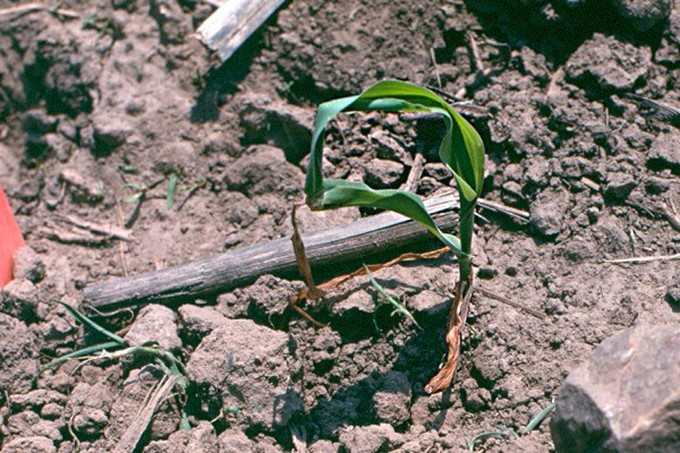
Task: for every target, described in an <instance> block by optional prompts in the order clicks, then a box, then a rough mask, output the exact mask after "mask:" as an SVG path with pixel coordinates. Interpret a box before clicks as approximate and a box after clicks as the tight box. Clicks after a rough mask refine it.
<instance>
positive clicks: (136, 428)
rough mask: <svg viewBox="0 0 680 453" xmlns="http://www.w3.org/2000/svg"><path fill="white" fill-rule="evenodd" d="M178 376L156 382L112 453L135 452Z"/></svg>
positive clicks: (176, 381)
mask: <svg viewBox="0 0 680 453" xmlns="http://www.w3.org/2000/svg"><path fill="white" fill-rule="evenodd" d="M180 379H181V377H180V376H167V375H164V376H163V378H162V379H161V380H160V381H159V382H158V384H157V385H156V386H155V387H153V389H152V390H151V391H150V392H149V394H148V395H147V398H146V401H145V402H144V405H143V406H142V407H141V408H140V409H139V412H137V415H136V416H135V417H134V418H133V419H132V421H131V422H130V426H128V429H127V430H126V431H125V433H124V434H123V437H121V439H120V440H119V441H118V442H117V443H116V448H115V449H114V450H113V452H114V453H128V452H131V451H135V448H136V447H137V444H138V443H139V441H140V439H141V438H142V435H143V434H144V432H145V431H146V429H147V428H148V426H149V424H150V423H151V419H152V418H153V414H154V413H155V412H156V410H157V409H158V407H159V406H160V405H161V403H162V402H163V401H164V400H165V398H166V397H167V396H169V395H170V394H171V393H172V389H173V388H174V387H175V386H176V385H177V384H178V383H179V381H180Z"/></svg>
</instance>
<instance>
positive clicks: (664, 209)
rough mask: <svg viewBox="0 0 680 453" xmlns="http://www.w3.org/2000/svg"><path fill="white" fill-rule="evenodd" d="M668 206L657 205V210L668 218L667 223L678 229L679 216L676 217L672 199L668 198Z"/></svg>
mask: <svg viewBox="0 0 680 453" xmlns="http://www.w3.org/2000/svg"><path fill="white" fill-rule="evenodd" d="M668 204H670V207H669V206H666V205H661V206H659V211H661V214H663V216H664V217H665V218H666V220H668V223H670V224H671V226H672V227H673V228H674V229H675V230H676V231H680V218H679V217H678V211H677V210H676V209H675V204H674V203H673V200H672V199H669V200H668Z"/></svg>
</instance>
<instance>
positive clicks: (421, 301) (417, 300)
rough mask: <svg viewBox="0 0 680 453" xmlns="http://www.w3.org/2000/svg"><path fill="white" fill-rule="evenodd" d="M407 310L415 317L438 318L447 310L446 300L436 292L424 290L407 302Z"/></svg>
mask: <svg viewBox="0 0 680 453" xmlns="http://www.w3.org/2000/svg"><path fill="white" fill-rule="evenodd" d="M408 308H409V309H410V310H412V311H413V313H414V314H416V315H423V314H425V315H427V316H431V317H433V318H435V317H438V316H440V315H442V314H443V313H445V312H446V311H447V310H448V303H447V302H446V298H444V297H442V296H441V295H439V294H437V293H436V292H434V291H432V290H429V289H425V290H423V291H420V292H419V293H417V294H415V295H414V296H413V297H411V298H410V299H409V300H408Z"/></svg>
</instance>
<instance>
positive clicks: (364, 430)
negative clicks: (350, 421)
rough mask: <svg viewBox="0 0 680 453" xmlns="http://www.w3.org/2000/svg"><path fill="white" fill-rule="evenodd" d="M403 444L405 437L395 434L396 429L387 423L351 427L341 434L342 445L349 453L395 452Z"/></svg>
mask: <svg viewBox="0 0 680 453" xmlns="http://www.w3.org/2000/svg"><path fill="white" fill-rule="evenodd" d="M403 443H404V439H403V435H402V434H399V433H397V432H395V431H394V428H392V426H390V425H388V424H386V423H381V424H380V425H370V426H361V427H355V426H351V427H349V428H347V429H345V430H343V431H342V433H340V444H341V445H342V446H343V447H344V448H345V450H346V451H347V452H348V453H378V452H381V451H394V450H396V449H397V448H399V447H400V446H401V445H402V444H403Z"/></svg>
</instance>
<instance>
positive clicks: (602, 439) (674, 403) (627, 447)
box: [550, 325, 680, 453]
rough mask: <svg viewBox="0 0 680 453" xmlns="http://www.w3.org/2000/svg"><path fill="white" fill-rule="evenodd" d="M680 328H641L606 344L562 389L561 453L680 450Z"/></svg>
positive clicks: (556, 430) (554, 422)
mask: <svg viewBox="0 0 680 453" xmlns="http://www.w3.org/2000/svg"><path fill="white" fill-rule="evenodd" d="M679 389H680V328H679V327H678V326H650V325H641V326H637V327H634V328H631V329H627V330H624V331H623V332H620V333H618V334H616V335H614V336H612V337H610V338H608V339H606V340H604V341H603V342H602V343H601V344H600V345H599V346H598V347H597V348H596V349H595V351H594V352H593V354H592V356H591V358H590V359H589V360H588V361H586V362H585V363H583V364H582V365H581V366H580V367H579V368H577V369H576V370H575V371H573V372H572V373H571V375H570V376H569V377H568V378H567V380H566V382H565V383H564V384H563V386H562V388H561V389H560V393H559V396H558V398H557V409H556V411H555V413H554V414H553V416H552V419H551V422H550V431H551V434H552V438H553V442H554V443H555V450H556V451H557V452H582V451H583V452H585V451H625V452H631V453H634V452H640V453H642V452H652V451H668V452H670V451H680V438H678V435H677V434H678V428H677V420H678V418H679V417H680V409H678V408H680V390H679Z"/></svg>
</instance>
